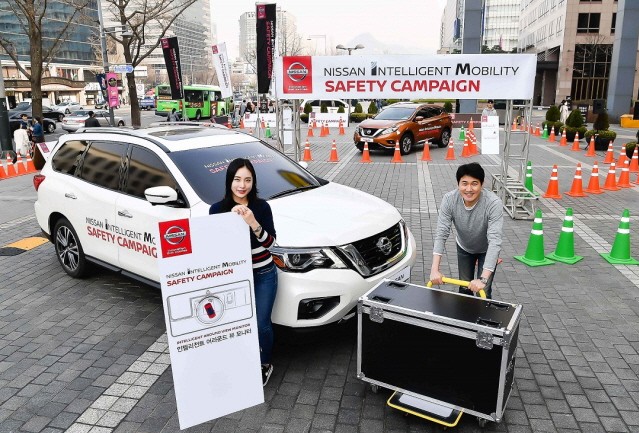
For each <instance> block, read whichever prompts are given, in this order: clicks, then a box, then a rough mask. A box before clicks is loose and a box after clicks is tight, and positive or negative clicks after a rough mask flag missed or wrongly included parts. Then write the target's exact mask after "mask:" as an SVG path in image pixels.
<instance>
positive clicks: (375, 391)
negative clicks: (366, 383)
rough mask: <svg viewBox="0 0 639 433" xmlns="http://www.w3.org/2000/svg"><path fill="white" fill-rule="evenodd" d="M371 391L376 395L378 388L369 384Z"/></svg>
mask: <svg viewBox="0 0 639 433" xmlns="http://www.w3.org/2000/svg"><path fill="white" fill-rule="evenodd" d="M371 391H373V394H377V393H378V392H379V386H378V385H375V384H374V383H371Z"/></svg>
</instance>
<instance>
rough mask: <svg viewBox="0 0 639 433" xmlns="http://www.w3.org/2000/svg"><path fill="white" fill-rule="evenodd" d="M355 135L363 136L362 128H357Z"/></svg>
mask: <svg viewBox="0 0 639 433" xmlns="http://www.w3.org/2000/svg"><path fill="white" fill-rule="evenodd" d="M355 134H358V135H362V128H361V127H360V126H356V127H355Z"/></svg>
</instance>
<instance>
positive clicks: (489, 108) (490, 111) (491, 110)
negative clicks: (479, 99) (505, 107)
mask: <svg viewBox="0 0 639 433" xmlns="http://www.w3.org/2000/svg"><path fill="white" fill-rule="evenodd" d="M494 104H495V101H493V100H492V99H489V100H488V102H487V103H486V107H484V109H483V110H482V112H481V115H482V116H497V110H495V107H494Z"/></svg>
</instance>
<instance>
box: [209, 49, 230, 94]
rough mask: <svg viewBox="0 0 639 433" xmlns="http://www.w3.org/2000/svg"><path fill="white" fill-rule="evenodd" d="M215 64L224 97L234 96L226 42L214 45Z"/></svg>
mask: <svg viewBox="0 0 639 433" xmlns="http://www.w3.org/2000/svg"><path fill="white" fill-rule="evenodd" d="M211 48H212V50H213V64H214V65H215V71H216V72H217V81H218V84H219V85H220V90H221V91H222V97H223V98H229V97H231V96H233V90H232V85H231V67H230V65H229V60H228V59H229V58H228V55H227V54H226V42H222V43H221V44H217V45H213V46H212V47H211Z"/></svg>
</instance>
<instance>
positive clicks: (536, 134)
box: [535, 122, 541, 137]
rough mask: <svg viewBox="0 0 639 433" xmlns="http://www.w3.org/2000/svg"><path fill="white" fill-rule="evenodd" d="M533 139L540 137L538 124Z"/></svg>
mask: <svg viewBox="0 0 639 433" xmlns="http://www.w3.org/2000/svg"><path fill="white" fill-rule="evenodd" d="M535 137H541V130H540V129H539V122H537V128H536V129H535Z"/></svg>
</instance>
